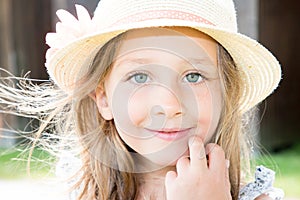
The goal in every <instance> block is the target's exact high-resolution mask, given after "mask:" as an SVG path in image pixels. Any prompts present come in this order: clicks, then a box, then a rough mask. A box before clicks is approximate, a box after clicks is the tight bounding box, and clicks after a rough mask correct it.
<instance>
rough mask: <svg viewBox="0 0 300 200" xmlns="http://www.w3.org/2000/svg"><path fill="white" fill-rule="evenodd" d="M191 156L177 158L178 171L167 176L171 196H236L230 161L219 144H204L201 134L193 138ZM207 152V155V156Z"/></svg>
mask: <svg viewBox="0 0 300 200" xmlns="http://www.w3.org/2000/svg"><path fill="white" fill-rule="evenodd" d="M189 151H190V158H188V157H182V158H180V159H179V160H178V161H177V164H176V171H177V172H174V171H169V172H168V173H167V175H166V179H165V187H166V194H167V200H182V199H185V200H195V199H210V200H224V199H225V200H227V199H232V198H231V194H230V182H229V172H228V167H229V164H227V163H228V161H227V160H226V159H225V154H224V151H223V149H222V148H221V147H220V146H219V145H217V144H208V145H207V146H206V148H204V144H203V142H202V140H201V139H200V138H196V137H195V138H192V139H190V141H189ZM206 154H207V156H206Z"/></svg>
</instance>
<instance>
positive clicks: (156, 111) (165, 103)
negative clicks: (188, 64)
mask: <svg viewBox="0 0 300 200" xmlns="http://www.w3.org/2000/svg"><path fill="white" fill-rule="evenodd" d="M153 98H154V101H153V102H154V105H153V106H152V108H151V113H152V114H153V115H155V116H165V117H166V118H175V117H180V116H182V115H183V114H184V107H183V105H182V103H181V99H180V96H179V95H178V94H176V93H175V92H174V90H171V89H168V88H165V87H158V88H157V90H156V92H155V95H153Z"/></svg>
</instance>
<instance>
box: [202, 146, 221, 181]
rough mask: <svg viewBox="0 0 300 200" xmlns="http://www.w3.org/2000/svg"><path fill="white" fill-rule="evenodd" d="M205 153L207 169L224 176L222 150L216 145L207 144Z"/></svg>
mask: <svg viewBox="0 0 300 200" xmlns="http://www.w3.org/2000/svg"><path fill="white" fill-rule="evenodd" d="M206 153H207V156H208V168H209V169H211V170H214V171H216V172H217V173H220V174H219V175H220V176H224V174H225V169H226V161H225V153H224V151H223V149H222V148H221V147H220V146H219V145H217V144H212V143H210V144H207V145H206Z"/></svg>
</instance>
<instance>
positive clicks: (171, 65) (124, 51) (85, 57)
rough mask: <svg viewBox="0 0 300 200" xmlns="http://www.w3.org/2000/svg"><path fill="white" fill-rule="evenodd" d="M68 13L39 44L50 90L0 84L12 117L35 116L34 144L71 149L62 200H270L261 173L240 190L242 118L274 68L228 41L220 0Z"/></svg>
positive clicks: (231, 23) (227, 17) (253, 47)
mask: <svg viewBox="0 0 300 200" xmlns="http://www.w3.org/2000/svg"><path fill="white" fill-rule="evenodd" d="M76 9H77V17H78V19H76V18H75V17H73V16H72V15H71V14H69V13H68V12H66V11H64V10H59V11H58V12H57V15H58V17H59V19H60V21H61V22H59V23H57V26H56V33H49V34H48V35H47V37H46V41H47V44H48V45H49V46H50V49H49V50H48V52H47V55H46V67H47V70H48V73H49V75H50V79H51V81H50V83H47V84H44V85H40V86H36V85H32V84H28V83H23V84H21V85H20V87H21V88H19V90H15V89H14V90H13V89H10V88H7V87H4V86H1V90H3V91H5V92H6V94H7V95H6V97H5V102H6V103H7V102H8V103H7V104H11V103H9V102H13V103H14V105H15V106H16V107H17V110H18V113H25V114H23V115H26V116H40V120H41V122H42V123H41V126H40V129H39V131H38V132H37V135H38V137H41V136H43V135H46V134H47V137H46V138H47V141H55V144H56V145H55V144H53V143H51V147H52V148H54V147H57V146H59V148H60V150H62V149H63V150H64V151H68V150H70V149H75V147H78V148H77V150H79V153H78V154H77V155H76V156H77V157H78V158H79V160H80V163H79V166H80V168H79V169H78V171H77V173H76V174H75V175H74V176H73V179H72V180H73V181H75V183H74V184H73V190H74V191H75V193H73V194H75V197H74V198H76V199H168V200H177V199H255V198H260V199H270V198H276V199H281V198H282V194H281V192H280V190H276V189H275V188H273V187H272V180H273V175H274V174H273V172H272V171H270V170H268V169H266V168H263V167H259V168H257V173H256V181H254V182H251V183H249V184H247V185H246V186H245V187H243V186H244V185H245V183H244V181H245V180H244V175H245V174H246V173H247V171H248V168H249V148H250V147H251V144H252V143H251V141H250V140H249V139H247V135H248V134H247V119H249V115H250V113H251V109H253V108H254V107H255V106H256V105H257V104H258V103H259V102H261V101H262V100H264V99H265V98H266V97H267V96H268V95H269V94H271V93H272V92H273V90H274V89H275V88H276V87H277V86H278V83H279V81H280V78H281V70H280V66H279V64H278V62H277V60H276V59H275V58H274V57H273V55H272V54H271V53H270V52H269V51H268V50H267V49H265V48H264V47H263V46H261V45H260V44H258V43H257V42H256V41H253V40H252V39H250V38H248V37H246V36H244V35H241V34H239V33H237V24H236V16H235V10H234V5H233V2H232V1H231V0H201V1H196V0H183V1H177V0H168V1H163V0H152V1H146V0H138V1H136V0H135V1H130V0H101V1H100V3H99V5H98V8H97V9H96V11H95V14H94V17H93V18H92V19H91V18H90V16H89V14H88V12H87V11H86V10H85V9H84V8H83V7H82V6H78V5H77V6H76ZM24 87H26V88H24ZM9 91H13V92H9ZM24 94H25V95H26V96H27V98H24ZM20 95H23V97H20ZM39 95H42V96H39ZM19 97H20V98H19ZM3 99H4V98H3ZM24 99H26V103H24ZM37 114H38V115H37ZM52 125H54V126H52ZM41 138H45V137H41ZM49 138H58V140H59V141H60V143H59V145H57V141H58V140H51V139H50V140H49ZM61 144H63V145H61ZM61 162H62V163H63V164H61V165H60V166H63V167H64V169H67V167H65V166H66V164H69V165H73V163H69V162H63V161H61ZM71 168H72V167H71Z"/></svg>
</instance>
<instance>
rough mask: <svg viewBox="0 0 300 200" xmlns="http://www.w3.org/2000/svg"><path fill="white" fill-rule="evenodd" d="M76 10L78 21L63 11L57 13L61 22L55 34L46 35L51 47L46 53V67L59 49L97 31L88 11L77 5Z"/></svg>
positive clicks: (47, 42) (58, 23)
mask: <svg viewBox="0 0 300 200" xmlns="http://www.w3.org/2000/svg"><path fill="white" fill-rule="evenodd" d="M75 8H76V13H77V18H78V19H76V18H75V17H74V16H73V15H72V14H71V13H69V12H68V11H66V10H63V9H60V10H58V11H57V12H56V15H57V16H58V18H59V20H60V22H57V23H56V32H55V33H47V35H46V44H48V45H49V46H50V48H49V49H48V50H47V52H46V66H47V60H49V59H50V58H51V57H52V56H53V55H54V54H55V53H56V52H57V51H58V50H59V49H62V48H63V47H65V46H66V45H68V44H69V43H71V42H73V41H75V40H77V39H78V38H81V37H84V36H86V35H89V34H91V33H93V32H94V31H95V30H94V29H95V27H96V26H95V25H94V23H93V20H92V18H91V16H90V14H89V12H88V11H87V9H86V8H84V7H83V6H81V5H75Z"/></svg>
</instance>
